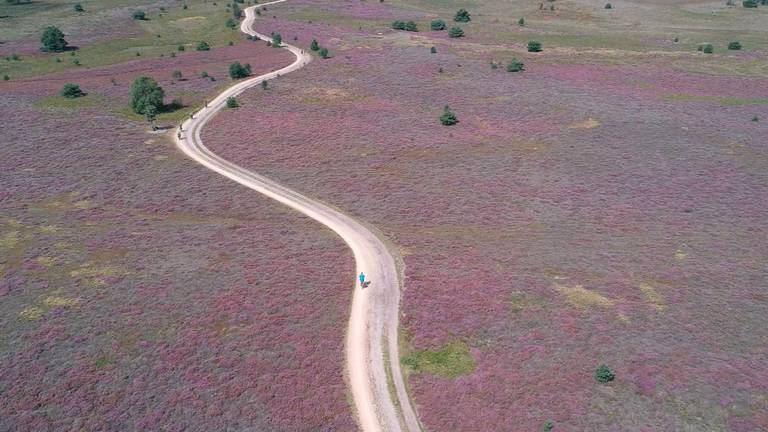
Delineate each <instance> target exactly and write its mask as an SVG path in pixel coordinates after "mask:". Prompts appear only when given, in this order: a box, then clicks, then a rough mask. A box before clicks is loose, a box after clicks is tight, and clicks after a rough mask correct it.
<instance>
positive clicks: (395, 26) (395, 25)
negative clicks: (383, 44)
mask: <svg viewBox="0 0 768 432" xmlns="http://www.w3.org/2000/svg"><path fill="white" fill-rule="evenodd" d="M392 28H393V29H395V30H405V22H403V21H392Z"/></svg>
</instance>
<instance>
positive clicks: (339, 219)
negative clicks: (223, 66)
mask: <svg viewBox="0 0 768 432" xmlns="http://www.w3.org/2000/svg"><path fill="white" fill-rule="evenodd" d="M284 1H286V0H277V1H272V2H268V3H261V4H259V5H258V6H252V7H249V8H246V9H245V10H244V12H245V20H244V21H243V23H242V25H241V26H240V29H241V30H242V31H243V32H244V33H247V34H249V35H252V36H256V37H258V38H259V39H262V40H271V37H270V36H266V35H263V34H260V33H257V32H255V31H254V30H253V29H252V26H253V23H254V20H255V18H256V15H255V12H254V11H255V8H256V7H261V6H266V5H271V4H276V3H282V2H284ZM282 46H283V47H284V48H285V49H287V50H289V51H290V52H291V53H293V54H294V55H295V56H296V60H295V61H294V62H293V63H291V64H290V65H288V66H286V67H284V68H282V69H280V70H277V71H274V72H270V73H267V74H264V75H261V76H258V77H255V78H250V79H247V80H245V81H242V82H239V83H237V84H235V85H233V86H232V87H229V88H228V89H226V90H225V91H224V92H222V93H221V94H219V95H218V96H217V97H216V98H215V99H214V100H213V101H211V102H209V103H208V105H207V106H206V107H205V108H203V109H202V110H200V111H198V112H196V113H195V114H194V115H193V116H192V118H190V119H188V120H187V121H185V122H184V123H183V124H182V125H181V127H182V132H181V134H180V135H179V134H177V135H176V138H175V141H176V145H177V146H178V147H179V149H181V151H183V152H184V153H185V154H186V155H187V156H189V157H190V158H192V159H193V160H195V161H197V162H199V163H200V164H202V165H204V166H205V167H207V168H209V169H211V170H213V171H216V172H217V173H219V174H221V175H223V176H225V177H228V178H230V179H232V180H234V181H236V182H238V183H240V184H242V185H244V186H246V187H249V188H251V189H253V190H255V191H257V192H260V193H262V194H264V195H266V196H268V197H270V198H272V199H275V200H277V201H279V202H281V203H283V204H285V205H287V206H289V207H291V208H293V209H295V210H297V211H299V212H301V213H303V214H305V215H307V216H309V217H311V218H312V219H315V220H316V221H318V222H320V223H321V224H323V225H325V226H326V227H328V228H330V229H331V230H333V231H334V232H336V234H338V235H339V236H340V237H341V238H342V239H343V240H344V241H345V242H346V243H347V245H348V246H349V247H350V249H352V253H353V254H354V257H355V262H356V266H357V270H356V273H355V274H358V273H360V272H365V274H366V275H367V276H368V279H369V280H371V281H372V283H371V285H370V286H369V287H368V288H365V289H362V287H360V285H359V284H357V282H354V283H355V285H354V294H353V296H352V308H351V313H350V317H349V325H348V329H347V340H346V369H347V375H348V379H349V382H348V385H349V388H350V390H351V393H352V398H353V400H354V404H355V410H356V413H355V414H356V415H357V419H358V423H359V425H360V428H361V429H362V430H363V431H365V432H379V431H405V432H420V431H421V426H420V424H419V421H418V419H417V417H416V413H415V410H414V409H413V407H412V406H411V402H410V399H409V397H408V393H407V392H406V389H405V383H404V381H403V376H402V374H401V371H400V361H399V354H398V332H397V329H398V308H399V302H400V281H399V277H398V269H397V266H396V265H395V258H394V256H393V255H392V253H391V252H390V251H389V250H388V249H387V247H386V245H385V244H384V243H383V242H382V241H381V240H380V239H379V238H378V237H377V236H376V235H375V234H374V233H372V232H371V231H370V230H369V229H367V228H366V227H365V226H363V225H362V224H361V223H359V222H357V221H355V220H354V219H352V218H351V217H349V216H347V215H344V214H343V213H340V212H339V211H337V210H335V209H333V208H331V207H329V206H327V205H325V204H323V203H321V202H319V201H316V200H313V199H310V198H307V197H305V196H304V195H302V194H300V193H298V192H296V191H293V190H291V189H289V188H287V187H285V186H282V185H280V184H278V183H276V182H274V181H272V180H269V179H268V178H266V177H263V176H261V175H259V174H256V173H254V172H252V171H249V170H247V169H245V168H242V167H240V166H238V165H236V164H234V163H232V162H229V161H226V160H224V159H222V158H221V157H219V156H217V155H216V154H214V153H213V152H211V151H210V150H208V149H207V148H206V147H205V146H204V145H203V142H202V140H201V138H200V132H201V130H202V128H203V127H204V126H205V124H206V123H207V122H208V121H209V120H210V119H211V118H213V117H214V116H215V115H216V113H217V112H218V111H220V110H221V109H222V108H223V107H224V106H225V104H226V100H227V98H228V97H230V96H236V95H238V94H240V93H242V92H243V91H245V90H246V89H249V88H251V87H254V86H257V85H259V84H261V82H262V81H264V80H269V79H272V78H275V77H276V76H278V75H285V74H287V73H289V72H292V71H295V70H297V69H300V68H302V67H304V66H305V65H307V64H309V63H310V62H311V61H312V56H311V55H309V54H307V53H305V52H304V51H303V50H302V49H300V48H297V47H295V46H292V45H288V44H283V45H282ZM354 276H355V275H350V278H354Z"/></svg>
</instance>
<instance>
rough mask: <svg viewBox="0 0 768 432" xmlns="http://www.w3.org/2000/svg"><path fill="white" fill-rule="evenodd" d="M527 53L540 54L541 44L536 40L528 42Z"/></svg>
mask: <svg viewBox="0 0 768 432" xmlns="http://www.w3.org/2000/svg"><path fill="white" fill-rule="evenodd" d="M528 52H541V42H539V41H537V40H532V41H530V42H528Z"/></svg>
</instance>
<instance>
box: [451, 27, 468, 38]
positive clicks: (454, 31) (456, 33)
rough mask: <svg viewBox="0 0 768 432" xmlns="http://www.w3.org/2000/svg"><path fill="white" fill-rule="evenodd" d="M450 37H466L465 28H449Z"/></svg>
mask: <svg viewBox="0 0 768 432" xmlns="http://www.w3.org/2000/svg"><path fill="white" fill-rule="evenodd" d="M448 37H451V38H460V37H464V30H462V29H461V27H451V29H450V30H448Z"/></svg>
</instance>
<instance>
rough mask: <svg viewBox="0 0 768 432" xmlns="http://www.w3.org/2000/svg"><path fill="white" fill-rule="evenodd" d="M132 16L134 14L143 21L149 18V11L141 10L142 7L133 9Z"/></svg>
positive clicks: (134, 16)
mask: <svg viewBox="0 0 768 432" xmlns="http://www.w3.org/2000/svg"><path fill="white" fill-rule="evenodd" d="M132 16H133V19H135V20H138V21H143V20H145V19H147V13H146V12H144V11H143V10H141V9H139V10H136V11H133V15H132Z"/></svg>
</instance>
